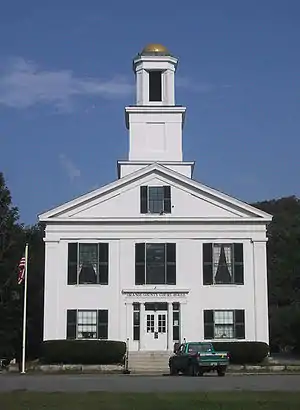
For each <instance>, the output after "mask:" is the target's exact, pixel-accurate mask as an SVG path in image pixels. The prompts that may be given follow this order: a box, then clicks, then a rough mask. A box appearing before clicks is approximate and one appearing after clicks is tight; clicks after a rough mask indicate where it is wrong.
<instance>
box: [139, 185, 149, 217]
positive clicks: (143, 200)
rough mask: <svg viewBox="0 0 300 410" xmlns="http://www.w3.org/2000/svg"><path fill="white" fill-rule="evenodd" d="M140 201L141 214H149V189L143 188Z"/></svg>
mask: <svg viewBox="0 0 300 410" xmlns="http://www.w3.org/2000/svg"><path fill="white" fill-rule="evenodd" d="M140 199H141V214H146V213H148V187H146V186H141V188H140Z"/></svg>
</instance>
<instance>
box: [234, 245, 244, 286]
mask: <svg viewBox="0 0 300 410" xmlns="http://www.w3.org/2000/svg"><path fill="white" fill-rule="evenodd" d="M233 257H234V283H235V284H237V285H243V284H244V249H243V244H242V243H234V244H233Z"/></svg>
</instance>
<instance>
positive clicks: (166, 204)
mask: <svg viewBox="0 0 300 410" xmlns="http://www.w3.org/2000/svg"><path fill="white" fill-rule="evenodd" d="M140 194H141V198H140V199H141V213H142V214H147V213H151V214H160V213H171V187H170V186H168V185H167V186H141V188H140Z"/></svg>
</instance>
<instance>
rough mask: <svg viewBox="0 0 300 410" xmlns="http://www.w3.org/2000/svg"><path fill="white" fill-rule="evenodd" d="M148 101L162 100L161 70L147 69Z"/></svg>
mask: <svg viewBox="0 0 300 410" xmlns="http://www.w3.org/2000/svg"><path fill="white" fill-rule="evenodd" d="M149 101H153V102H154V101H162V71H159V70H154V71H149Z"/></svg>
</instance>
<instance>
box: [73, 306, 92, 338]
mask: <svg viewBox="0 0 300 410" xmlns="http://www.w3.org/2000/svg"><path fill="white" fill-rule="evenodd" d="M77 339H97V311H96V310H78V313H77Z"/></svg>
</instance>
